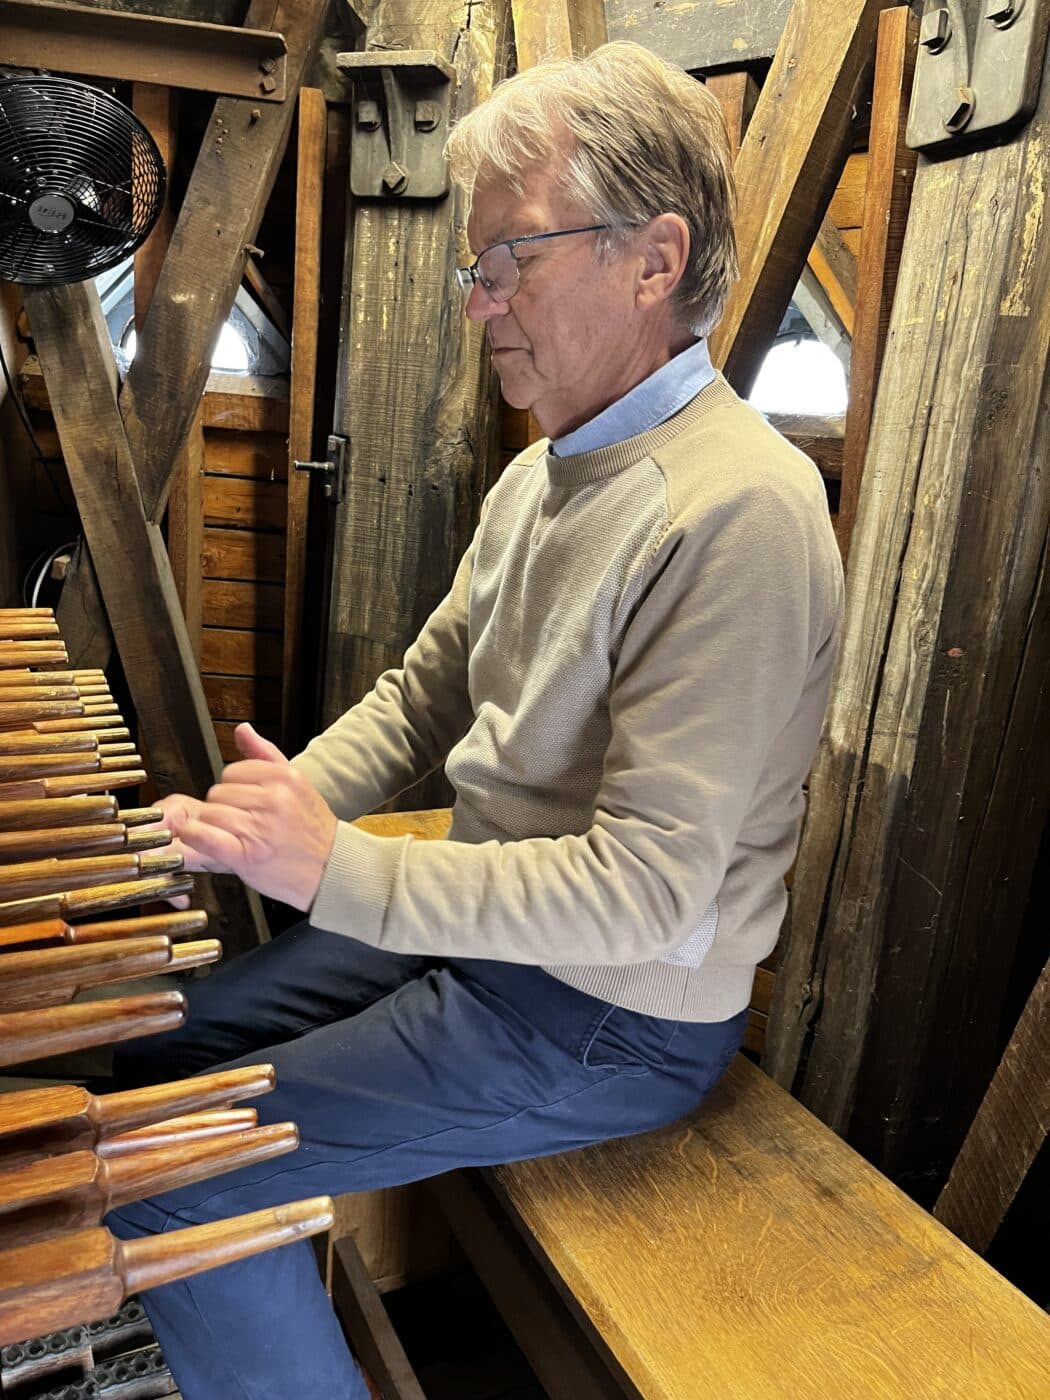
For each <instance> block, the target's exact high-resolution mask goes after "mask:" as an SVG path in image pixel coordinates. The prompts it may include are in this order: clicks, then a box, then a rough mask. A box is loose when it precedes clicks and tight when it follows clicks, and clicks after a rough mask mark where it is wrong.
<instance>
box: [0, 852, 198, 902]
mask: <svg viewBox="0 0 1050 1400" xmlns="http://www.w3.org/2000/svg"><path fill="white" fill-rule="evenodd" d="M181 869H182V856H181V855H178V854H177V853H175V852H168V851H163V852H162V851H143V852H139V851H134V850H131V851H128V850H125V851H120V852H118V853H117V854H116V855H103V856H82V857H75V856H74V857H70V858H69V859H68V860H53V859H52V860H31V861H23V862H21V863H18V864H13V865H0V899H2V900H11V899H28V898H30V897H31V896H32V895H38V894H52V893H56V892H58V891H65V890H77V889H84V888H86V887H88V886H91V885H105V884H115V883H116V882H117V881H120V880H135V879H138V878H139V876H150V875H167V874H170V873H173V872H175V871H177V870H181Z"/></svg>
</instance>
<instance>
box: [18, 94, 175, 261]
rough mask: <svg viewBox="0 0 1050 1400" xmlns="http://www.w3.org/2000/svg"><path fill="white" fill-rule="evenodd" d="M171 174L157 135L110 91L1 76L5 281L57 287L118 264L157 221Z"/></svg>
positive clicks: (140, 241)
mask: <svg viewBox="0 0 1050 1400" xmlns="http://www.w3.org/2000/svg"><path fill="white" fill-rule="evenodd" d="M164 178H165V177H164V162H163V160H162V159H161V154H160V151H159V150H158V149H157V144H156V142H155V141H154V140H153V137H152V136H151V135H150V134H149V132H148V131H147V130H146V128H145V127H144V126H143V125H142V123H141V122H140V121H139V119H138V118H137V117H136V116H135V114H134V113H133V112H131V111H130V110H129V109H128V108H127V107H125V106H124V104H123V103H122V102H119V101H118V100H117V99H116V98H115V97H112V96H110V94H109V93H107V92H101V91H99V89H98V88H93V87H91V86H89V85H88V84H87V83H78V82H74V81H73V80H72V79H70V78H36V77H13V78H11V77H9V78H3V79H0V279H3V280H5V281H8V282H22V283H26V284H30V285H36V286H41V285H43V286H54V285H56V284H64V283H68V282H82V281H84V280H85V279H86V278H88V277H97V276H98V274H99V273H100V272H105V271H106V269H107V268H110V267H115V266H116V265H117V264H118V263H120V262H123V261H124V259H125V258H127V257H128V256H129V255H130V254H131V253H133V252H134V251H135V249H136V248H138V247H139V246H140V244H142V243H143V242H144V241H145V239H146V237H147V236H148V234H149V232H150V230H151V229H152V227H153V225H154V224H155V223H156V221H157V218H158V216H159V214H160V211H161V209H162V207H163V204H164Z"/></svg>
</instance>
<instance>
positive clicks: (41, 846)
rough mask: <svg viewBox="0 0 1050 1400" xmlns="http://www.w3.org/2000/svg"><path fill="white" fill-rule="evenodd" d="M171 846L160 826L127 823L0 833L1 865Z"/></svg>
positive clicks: (169, 836)
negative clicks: (135, 827) (140, 826)
mask: <svg viewBox="0 0 1050 1400" xmlns="http://www.w3.org/2000/svg"><path fill="white" fill-rule="evenodd" d="M170 844H171V832H170V831H166V830H165V829H164V828H163V827H147V828H146V830H145V831H142V830H131V829H129V828H128V825H127V823H126V822H123V821H119V822H105V823H101V824H98V825H95V826H79V827H77V826H72V827H61V826H60V827H45V828H44V829H43V830H40V831H0V866H3V865H8V864H11V863H13V862H17V861H29V860H34V859H43V858H45V857H47V856H52V857H59V856H92V855H105V854H106V853H107V852H110V853H112V852H114V851H124V850H127V851H151V850H155V849H156V848H157V847H159V846H168V845H170Z"/></svg>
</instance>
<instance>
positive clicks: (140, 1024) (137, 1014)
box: [0, 992, 186, 1065]
mask: <svg viewBox="0 0 1050 1400" xmlns="http://www.w3.org/2000/svg"><path fill="white" fill-rule="evenodd" d="M185 1020H186V998H185V997H184V996H183V995H182V993H181V992H153V993H150V994H149V995H147V996H138V997H116V998H114V999H113V1000H111V1001H89V1002H85V1003H84V1004H83V1005H76V1006H54V1007H48V1008H46V1009H45V1010H43V1011H12V1012H4V1013H0V1065H14V1064H18V1063H19V1062H20V1061H23V1060H36V1059H43V1058H46V1057H47V1056H48V1055H62V1054H65V1053H67V1052H68V1051H71V1050H85V1049H87V1047H88V1046H90V1045H105V1044H106V1043H107V1042H109V1041H115V1040H134V1039H136V1038H137V1037H138V1036H142V1035H157V1034H159V1033H160V1032H161V1031H173V1030H177V1029H178V1027H179V1026H181V1025H182V1024H183V1023H184V1021H185Z"/></svg>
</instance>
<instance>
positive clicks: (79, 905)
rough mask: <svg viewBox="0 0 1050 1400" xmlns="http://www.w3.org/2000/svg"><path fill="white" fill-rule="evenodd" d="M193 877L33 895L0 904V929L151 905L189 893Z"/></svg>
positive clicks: (160, 877) (161, 876) (172, 877)
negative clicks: (130, 906) (157, 901)
mask: <svg viewBox="0 0 1050 1400" xmlns="http://www.w3.org/2000/svg"><path fill="white" fill-rule="evenodd" d="M192 889H193V876H192V875H185V874H179V875H157V876H153V877H151V878H149V879H140V880H127V881H124V882H122V883H121V884H119V885H90V886H88V888H87V889H83V890H64V891H62V892H61V893H60V894H40V895H33V896H32V897H31V898H30V899H12V900H8V901H7V902H6V903H3V904H0V928H2V927H6V926H7V925H9V924H27V923H32V922H35V921H36V920H37V919H65V920H67V921H68V920H69V919H75V918H76V917H77V915H78V914H101V913H103V912H104V911H105V910H107V909H126V908H127V907H128V906H129V905H132V904H151V903H153V901H154V900H158V899H171V897H172V896H173V895H177V894H189V893H190V891H191V890H192Z"/></svg>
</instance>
